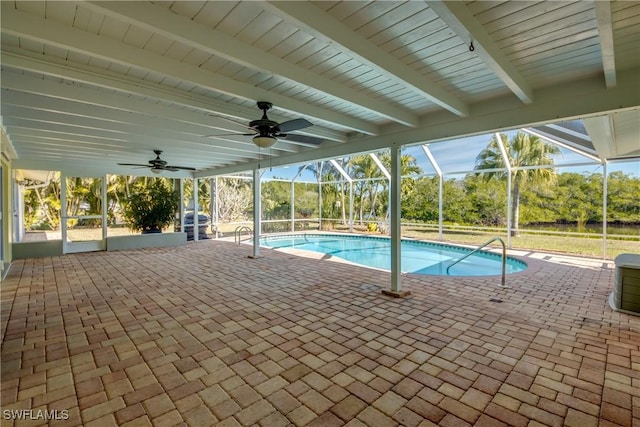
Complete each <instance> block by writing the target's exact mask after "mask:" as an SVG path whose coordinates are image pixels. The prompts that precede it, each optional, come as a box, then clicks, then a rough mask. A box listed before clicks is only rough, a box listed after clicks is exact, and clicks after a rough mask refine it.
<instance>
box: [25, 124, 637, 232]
mask: <svg viewBox="0 0 640 427" xmlns="http://www.w3.org/2000/svg"><path fill="white" fill-rule="evenodd" d="M497 138H498V137H497V136H493V137H492V138H491V140H490V141H489V143H488V145H487V146H486V148H485V149H484V150H482V151H481V152H480V153H479V154H478V156H477V158H476V170H475V171H474V172H472V173H468V174H466V175H465V176H463V177H459V178H448V179H446V180H445V181H444V183H443V201H444V203H443V218H444V221H445V222H446V223H450V224H459V225H478V226H500V227H504V226H506V224H507V200H508V195H507V178H508V175H509V173H510V174H511V183H512V185H511V202H512V204H511V206H510V207H509V209H510V211H511V214H512V225H513V229H514V230H515V232H517V229H518V226H519V225H520V224H523V225H530V224H540V223H546V224H576V225H578V226H584V225H585V224H589V223H600V222H602V221H603V209H602V205H603V176H602V174H600V173H582V174H580V173H573V172H564V173H560V174H558V173H556V169H554V168H552V167H549V166H552V165H553V156H554V155H557V154H558V149H557V148H556V147H555V146H553V145H551V144H548V143H545V142H544V141H542V140H540V139H539V138H536V137H532V136H529V135H527V134H524V133H522V132H519V133H517V134H516V135H515V136H514V137H513V138H512V139H511V140H507V138H506V135H500V138H501V139H502V141H499V140H498V139H497ZM501 143H502V147H503V148H504V151H503V150H502V148H501V147H500V144H501ZM505 155H506V157H507V158H508V160H509V166H510V167H511V169H512V170H511V171H510V172H509V171H507V170H506V166H505V163H504V161H503V159H504V156H505ZM378 159H379V161H380V163H381V164H382V165H383V166H384V167H385V168H386V169H387V170H390V155H389V153H385V152H383V153H379V154H378ZM337 163H338V164H339V166H340V167H341V168H342V169H343V170H344V171H346V173H347V174H348V176H349V177H351V178H352V179H353V183H352V184H349V182H348V181H347V180H346V179H345V178H344V177H343V176H342V174H341V173H340V171H339V170H338V169H336V168H335V167H334V166H333V165H332V164H331V163H329V162H315V163H311V164H309V165H306V166H304V168H306V169H307V170H308V171H310V172H311V173H312V174H313V176H314V177H315V183H308V182H295V183H294V184H293V191H294V195H295V199H294V200H295V201H294V218H296V219H304V218H315V217H318V216H319V214H320V212H319V210H320V209H322V212H321V213H322V217H323V218H327V219H335V220H339V221H342V222H343V223H345V224H346V222H347V220H348V218H349V211H350V201H351V198H350V194H351V193H352V194H353V215H354V220H355V221H356V223H359V224H365V223H367V222H370V221H383V220H385V219H387V218H388V198H389V192H388V190H389V182H388V179H387V178H386V176H385V175H384V173H383V172H382V170H381V168H380V167H379V165H378V164H377V163H376V161H375V160H374V158H373V157H372V156H370V155H368V154H365V155H356V156H352V157H351V158H349V159H342V160H337ZM531 166H535V167H534V168H527V167H531ZM523 167H524V168H523ZM483 169H489V170H490V171H489V172H482V170H483ZM422 173H423V171H422V169H421V168H420V167H419V166H418V165H417V162H416V159H415V158H413V157H411V156H409V155H402V156H401V174H402V175H403V176H404V178H403V179H402V183H401V192H402V194H401V199H402V218H403V220H405V221H416V222H424V223H437V222H438V198H439V178H438V177H433V176H421V175H422ZM107 179H108V182H107V203H108V205H107V212H108V218H109V222H110V223H111V224H113V223H117V222H118V217H119V214H120V212H121V207H122V203H123V201H124V200H126V199H127V197H129V195H130V194H131V192H132V191H135V189H136V188H140V186H144V185H147V183H149V182H151V180H154V179H162V180H168V181H169V182H171V183H172V185H174V186H175V185H176V184H175V182H174V180H172V179H170V178H164V177H163V178H144V177H138V178H136V177H124V176H115V175H113V176H108V177H107ZM96 182H97V181H96V180H94V179H91V178H74V179H73V180H69V181H68V182H67V184H68V188H67V212H68V215H77V214H78V213H86V214H96V213H99V212H100V209H101V206H100V203H101V186H100V185H97V184H96ZM217 182H218V184H217V187H214V188H212V186H211V185H210V181H209V180H200V181H199V191H198V193H199V200H198V202H199V206H200V210H201V211H204V212H209V213H213V212H212V210H213V209H212V206H213V205H212V201H213V200H214V198H215V196H216V193H217V198H218V202H217V207H218V216H219V221H221V222H232V221H242V220H248V219H250V218H251V216H252V209H253V208H252V189H251V188H252V182H251V180H246V179H242V178H219V179H218V180H217ZM33 187H34V188H33V189H31V190H28V191H26V192H25V225H26V226H27V228H28V229H37V228H39V229H57V228H58V227H59V223H60V207H61V202H60V183H59V180H53V181H51V183H50V184H49V185H48V186H33ZM192 187H193V184H192V182H191V181H190V180H186V181H185V185H184V191H185V199H186V200H188V199H189V198H191V195H192V194H193V188H192ZM318 188H320V192H319V191H318ZM291 191H292V186H291V182H290V180H271V181H264V182H263V183H262V218H263V219H265V220H285V219H290V218H291ZM638 194H640V177H633V176H630V175H627V174H624V173H622V172H613V173H611V174H609V177H608V199H607V206H608V209H607V210H608V214H607V220H608V221H609V222H617V223H625V224H640V204H639V203H638V202H637V199H638ZM320 200H322V206H320Z"/></svg>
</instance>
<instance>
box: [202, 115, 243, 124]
mask: <svg viewBox="0 0 640 427" xmlns="http://www.w3.org/2000/svg"><path fill="white" fill-rule="evenodd" d="M209 116H211V117H217V118H218V119H222V120H226V121H228V122H231V123H235V124H237V125H240V126H242V127H247V124H246V123H242V122H241V121H240V120H234V119H230V118H229V117H225V116H223V115H219V114H212V113H209Z"/></svg>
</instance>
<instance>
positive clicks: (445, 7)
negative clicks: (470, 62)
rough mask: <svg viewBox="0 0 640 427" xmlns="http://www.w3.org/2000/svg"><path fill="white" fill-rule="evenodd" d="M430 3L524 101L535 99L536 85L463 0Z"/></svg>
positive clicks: (438, 0)
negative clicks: (525, 76)
mask: <svg viewBox="0 0 640 427" xmlns="http://www.w3.org/2000/svg"><path fill="white" fill-rule="evenodd" d="M428 4H429V7H430V8H431V9H432V10H433V11H434V12H435V13H436V14H437V15H438V16H439V17H440V19H442V20H443V21H444V22H445V24H447V26H448V27H449V28H450V29H451V30H453V31H454V32H455V33H456V34H457V35H458V37H460V38H461V39H462V40H463V41H464V43H466V44H467V46H469V44H470V43H471V42H473V47H474V50H473V53H474V54H476V55H477V56H478V57H479V58H480V59H481V60H482V61H483V62H484V63H485V65H486V66H487V67H489V69H490V70H491V71H492V72H493V73H494V74H495V75H496V76H498V78H500V80H502V81H503V82H504V84H505V85H507V87H508V88H509V89H510V90H511V91H512V92H513V93H514V94H515V95H516V96H517V97H518V98H519V99H520V100H521V101H522V102H524V103H526V104H529V103H531V102H533V89H532V88H531V87H530V85H529V83H527V81H526V80H525V79H524V77H522V76H521V75H520V73H519V72H518V71H517V70H516V69H515V67H514V66H513V65H512V64H511V62H510V61H509V60H508V59H507V57H506V56H505V55H504V54H503V53H502V51H501V50H500V48H499V47H498V46H497V45H496V43H495V42H494V41H493V38H492V37H491V36H490V35H489V34H488V33H487V32H486V31H485V29H484V28H483V27H482V25H480V23H479V22H478V20H477V19H476V18H475V17H474V16H473V14H472V13H471V12H470V11H469V9H467V6H466V5H465V3H464V2H461V1H441V0H430V1H429V2H428Z"/></svg>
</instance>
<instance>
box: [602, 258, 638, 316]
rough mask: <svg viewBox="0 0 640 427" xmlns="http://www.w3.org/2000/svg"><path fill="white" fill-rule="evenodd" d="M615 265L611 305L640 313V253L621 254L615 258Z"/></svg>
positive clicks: (610, 298) (615, 308)
mask: <svg viewBox="0 0 640 427" xmlns="http://www.w3.org/2000/svg"><path fill="white" fill-rule="evenodd" d="M615 266H616V267H615V268H616V270H615V283H614V288H613V292H612V293H611V296H610V297H609V305H610V306H611V308H612V309H614V310H617V311H622V312H625V313H629V314H635V315H640V255H638V254H620V255H618V256H617V257H616V259H615Z"/></svg>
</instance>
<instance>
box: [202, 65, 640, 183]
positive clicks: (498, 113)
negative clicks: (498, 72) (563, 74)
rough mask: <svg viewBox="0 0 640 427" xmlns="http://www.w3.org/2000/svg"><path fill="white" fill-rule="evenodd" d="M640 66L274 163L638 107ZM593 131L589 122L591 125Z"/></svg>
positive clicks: (231, 169)
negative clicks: (614, 79)
mask: <svg viewBox="0 0 640 427" xmlns="http://www.w3.org/2000/svg"><path fill="white" fill-rule="evenodd" d="M638 73H640V69H638V68H635V69H629V70H624V71H619V72H618V84H617V86H616V87H615V88H611V89H607V88H605V87H604V85H603V84H602V81H601V79H600V77H589V78H585V79H583V80H579V81H573V82H565V83H561V84H559V85H555V86H550V87H546V88H543V89H539V90H538V91H537V92H536V102H535V103H532V104H523V103H521V102H520V101H519V100H515V99H513V97H512V96H511V95H509V96H508V97H501V98H495V99H491V100H488V101H485V102H482V103H480V104H477V105H474V106H473V108H472V109H471V116H469V117H466V118H464V119H460V118H453V119H452V118H451V115H449V114H444V113H437V114H432V115H429V116H428V119H429V120H425V122H424V125H423V126H421V127H420V128H417V129H405V130H404V131H400V132H397V133H393V134H384V135H380V136H373V137H363V138H358V139H354V140H352V141H351V142H349V143H347V144H340V145H334V146H327V147H322V148H319V149H318V150H314V151H312V152H305V153H296V154H290V155H287V156H281V157H276V158H274V159H273V160H272V162H271V164H272V166H273V167H277V166H285V165H292V164H301V163H305V162H308V161H319V160H324V159H330V158H333V157H343V156H347V155H350V154H354V153H368V152H372V151H377V150H381V149H384V148H389V147H391V146H392V145H393V144H397V145H407V144H419V143H427V142H437V141H445V140H448V139H452V138H456V137H464V136H470V135H478V134H484V133H493V132H496V131H498V132H500V131H504V130H509V129H516V128H518V127H526V126H538V125H541V124H544V123H547V122H553V121H557V120H559V118H563V119H564V120H571V119H576V118H585V117H594V116H601V115H605V114H607V113H610V112H613V111H623V110H633V109H635V110H637V109H638V108H640V81H639V80H638V78H637V76H638ZM587 130H588V127H587ZM255 167H258V163H257V162H250V163H245V164H242V165H231V166H226V167H223V168H211V169H207V170H203V171H198V172H196V173H195V175H196V176H198V177H206V176H213V175H222V174H230V173H236V172H243V171H247V170H252V169H253V168H255Z"/></svg>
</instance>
